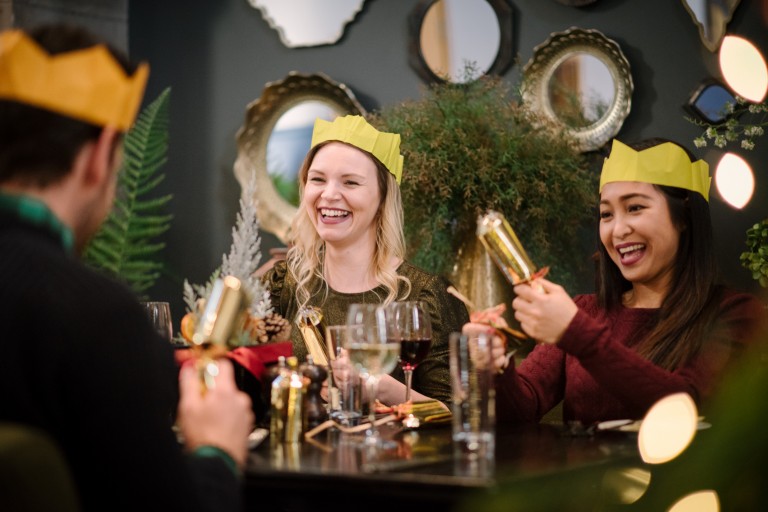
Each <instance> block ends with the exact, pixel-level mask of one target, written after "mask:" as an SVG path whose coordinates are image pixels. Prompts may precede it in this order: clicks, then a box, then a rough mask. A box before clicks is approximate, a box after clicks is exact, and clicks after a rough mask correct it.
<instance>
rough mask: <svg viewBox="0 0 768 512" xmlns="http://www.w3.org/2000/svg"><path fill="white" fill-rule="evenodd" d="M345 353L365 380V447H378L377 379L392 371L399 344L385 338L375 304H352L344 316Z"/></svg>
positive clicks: (380, 312) (381, 312) (381, 314)
mask: <svg viewBox="0 0 768 512" xmlns="http://www.w3.org/2000/svg"><path fill="white" fill-rule="evenodd" d="M347 329H348V331H347V336H348V339H347V353H348V355H349V360H350V361H351V362H352V364H353V365H354V366H355V368H356V369H357V370H358V372H359V373H360V377H361V378H362V379H363V380H364V381H365V384H366V390H367V393H368V401H369V404H370V406H369V411H368V418H369V421H370V423H371V427H370V429H368V431H367V432H366V439H365V442H366V444H368V445H380V444H381V438H380V434H379V432H378V429H377V428H376V425H375V421H376V394H377V391H378V389H379V379H381V376H382V375H386V374H388V373H389V372H391V371H392V370H394V369H395V366H396V365H397V354H398V352H399V351H400V344H399V343H396V342H391V341H390V340H388V339H387V328H386V316H385V312H384V308H383V307H382V306H381V305H379V304H352V305H351V306H350V307H349V312H348V314H347Z"/></svg>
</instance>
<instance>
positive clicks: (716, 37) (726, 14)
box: [682, 0, 741, 53]
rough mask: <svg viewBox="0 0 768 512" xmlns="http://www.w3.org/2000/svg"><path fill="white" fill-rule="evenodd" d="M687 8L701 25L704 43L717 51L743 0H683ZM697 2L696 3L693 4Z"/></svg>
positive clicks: (694, 19) (696, 22) (695, 21)
mask: <svg viewBox="0 0 768 512" xmlns="http://www.w3.org/2000/svg"><path fill="white" fill-rule="evenodd" d="M682 2H683V6H684V7H685V10H686V11H688V14H690V15H691V18H693V22H694V23H695V24H696V26H697V27H699V37H701V42H702V44H703V45H704V46H705V47H706V48H707V50H709V51H710V52H713V53H714V52H716V51H717V50H718V48H720V43H722V42H723V38H724V37H725V30H726V27H727V26H728V23H729V22H730V21H731V18H732V17H733V13H734V12H735V11H736V8H737V7H738V6H739V2H741V0H719V1H715V0H698V1H696V0H682ZM691 4H696V5H693V6H692V5H691Z"/></svg>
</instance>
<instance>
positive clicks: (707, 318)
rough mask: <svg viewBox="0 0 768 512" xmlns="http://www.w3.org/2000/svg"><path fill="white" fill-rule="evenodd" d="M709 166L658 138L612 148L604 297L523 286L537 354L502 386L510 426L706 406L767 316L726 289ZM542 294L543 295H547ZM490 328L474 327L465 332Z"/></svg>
mask: <svg viewBox="0 0 768 512" xmlns="http://www.w3.org/2000/svg"><path fill="white" fill-rule="evenodd" d="M709 184H710V179H709V174H708V167H707V164H706V163H705V162H704V161H702V160H699V161H693V158H691V155H690V153H689V152H688V151H687V150H685V149H684V148H682V147H681V146H679V145H677V144H675V143H673V142H670V141H664V140H661V139H653V140H649V141H644V142H643V143H640V144H635V145H633V146H632V147H630V146H627V145H625V144H622V143H621V142H619V141H614V142H613V145H612V148H611V153H610V155H609V157H608V158H606V160H605V163H604V165H603V170H602V175H601V178H600V205H599V211H600V215H599V216H600V220H599V235H600V244H599V245H600V247H599V250H598V268H597V276H596V280H597V293H596V294H594V295H581V296H577V297H576V298H575V299H571V297H569V296H568V294H567V293H566V292H565V290H564V289H563V288H562V287H560V286H558V285H556V284H554V283H552V282H550V281H547V280H545V279H540V280H538V281H537V282H539V283H540V284H541V288H543V291H544V292H545V293H541V288H539V287H531V286H529V285H518V286H516V287H515V293H516V294H517V297H516V298H515V300H514V301H513V303H512V306H513V308H514V310H515V318H516V319H517V320H518V321H519V322H520V323H521V326H522V328H523V330H524V331H525V332H526V333H527V334H528V335H530V336H531V337H532V338H534V339H535V340H536V341H537V342H538V343H539V344H538V345H537V347H536V348H535V349H534V350H533V352H531V354H530V355H529V356H528V357H527V358H526V359H525V360H524V361H523V362H522V363H521V364H520V366H519V367H518V368H515V367H514V365H507V367H506V368H504V366H505V363H506V361H505V359H504V357H503V347H502V344H501V343H500V340H499V338H496V343H495V348H494V352H495V356H496V358H495V361H496V365H497V367H498V368H499V371H502V370H503V373H502V374H501V375H500V376H499V379H498V382H497V411H498V416H499V418H500V421H508V422H523V421H538V420H540V419H541V418H542V416H543V415H544V414H546V413H547V412H548V411H549V410H550V409H552V408H553V407H554V406H555V405H557V404H558V403H559V402H560V401H562V402H563V420H564V421H566V422H567V421H574V420H576V421H581V422H582V423H584V424H591V423H594V422H597V421H603V420H611V419H623V418H629V419H635V418H642V417H643V416H644V414H645V413H646V412H647V410H648V409H649V408H650V406H651V405H653V404H654V403H655V402H656V401H658V400H659V399H660V398H662V397H664V396H666V395H669V394H672V393H676V392H686V393H688V394H690V395H691V396H692V397H693V399H694V400H696V402H697V403H698V404H699V405H700V406H701V405H702V404H703V403H705V402H706V399H707V398H708V397H709V396H710V395H711V394H712V392H713V390H714V389H715V387H716V385H717V382H718V380H719V379H720V377H721V376H722V374H723V372H724V370H725V368H726V366H727V364H728V362H729V361H730V360H731V359H733V358H734V357H735V356H736V355H738V352H739V351H740V350H741V348H742V346H743V344H745V343H748V342H749V341H751V338H752V337H753V335H754V333H755V331H756V328H757V326H758V324H759V323H760V320H761V319H762V318H763V316H764V315H765V312H764V307H763V305H762V304H761V303H760V302H759V301H758V300H757V299H756V298H755V297H753V296H751V295H748V294H741V293H736V292H735V291H732V290H729V289H726V288H724V287H722V286H720V285H718V284H717V282H716V281H717V269H716V262H715V254H714V250H713V235H712V226H711V222H710V214H709V204H708V197H709ZM537 288H538V289H537ZM485 329H487V326H482V325H479V324H467V325H465V327H464V331H465V332H469V333H472V332H478V331H481V330H485Z"/></svg>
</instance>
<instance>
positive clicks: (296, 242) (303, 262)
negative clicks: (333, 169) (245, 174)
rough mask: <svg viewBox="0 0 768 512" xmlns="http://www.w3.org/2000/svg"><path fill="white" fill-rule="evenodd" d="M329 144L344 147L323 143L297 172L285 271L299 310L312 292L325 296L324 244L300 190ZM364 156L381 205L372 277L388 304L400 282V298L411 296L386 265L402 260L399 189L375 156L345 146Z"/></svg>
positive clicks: (403, 279)
mask: <svg viewBox="0 0 768 512" xmlns="http://www.w3.org/2000/svg"><path fill="white" fill-rule="evenodd" d="M330 142H337V143H341V144H346V143H344V142H340V141H327V142H323V143H321V144H318V145H316V146H315V147H313V148H312V149H311V150H310V151H309V152H308V153H307V156H306V157H305V158H304V162H303V163H302V164H301V169H300V170H299V197H300V198H301V200H300V202H299V209H298V211H297V212H296V215H295V216H294V217H293V221H292V222H291V231H290V233H291V234H290V238H291V243H292V246H291V248H290V249H289V250H288V256H287V264H288V271H289V272H290V274H291V275H292V276H293V278H294V279H295V280H296V300H297V301H298V306H299V310H301V308H303V307H304V306H306V305H307V303H308V302H309V299H310V298H311V297H312V296H313V295H314V294H316V293H319V292H321V291H322V292H323V293H324V294H325V297H327V296H328V289H329V288H328V283H327V282H326V281H325V277H324V276H323V262H324V256H325V242H324V241H323V240H322V239H321V238H320V236H319V235H318V234H317V230H316V229H315V226H314V225H313V224H312V220H311V219H310V218H309V215H308V214H307V208H306V205H305V204H304V188H305V187H306V185H307V175H308V173H309V167H310V165H311V164H312V161H313V160H314V158H315V155H316V154H317V152H318V151H319V150H320V148H322V147H323V146H325V145H326V144H328V143H330ZM347 145H348V146H351V147H354V148H355V149H357V150H358V151H362V152H363V153H365V154H366V155H368V156H369V157H370V158H371V160H372V161H373V163H374V164H375V165H376V171H377V174H378V179H377V181H378V184H379V190H380V191H381V202H380V203H379V210H378V212H377V213H376V217H375V218H374V221H375V222H376V246H375V248H374V254H373V264H374V276H375V277H376V281H377V282H379V283H381V284H382V285H383V286H384V288H386V290H387V296H386V297H385V298H384V300H383V301H382V302H383V303H384V304H389V303H390V302H393V301H395V300H397V299H398V298H399V297H398V288H399V284H400V282H402V283H404V284H405V288H404V293H403V294H402V297H403V298H404V297H407V296H408V295H409V294H410V293H411V282H410V280H409V279H408V278H407V277H404V276H401V275H398V274H397V272H396V269H392V268H389V262H391V261H393V260H396V261H402V260H404V259H405V235H404V234H403V203H402V199H401V197H400V186H399V185H398V184H397V181H396V180H395V177H394V176H393V175H392V174H391V173H390V172H389V171H388V170H387V168H386V167H384V164H382V163H381V162H380V161H379V160H378V159H377V158H376V157H374V156H373V155H372V154H371V153H369V152H368V151H365V150H362V149H360V148H358V147H357V146H353V145H351V144H347ZM315 278H316V279H317V284H319V286H317V285H315V289H311V288H310V286H312V281H313V279H315Z"/></svg>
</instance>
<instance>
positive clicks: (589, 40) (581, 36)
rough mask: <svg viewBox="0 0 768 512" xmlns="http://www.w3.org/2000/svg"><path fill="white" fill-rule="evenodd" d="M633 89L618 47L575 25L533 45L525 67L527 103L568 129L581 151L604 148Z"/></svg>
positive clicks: (618, 125)
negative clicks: (531, 53)
mask: <svg viewBox="0 0 768 512" xmlns="http://www.w3.org/2000/svg"><path fill="white" fill-rule="evenodd" d="M633 89H634V85H633V81H632V74H631V72H630V68H629V62H628V61H627V58H626V57H625V56H624V54H623V53H622V51H621V48H620V47H619V45H618V44H617V43H616V42H615V41H613V40H611V39H609V38H607V37H606V36H605V35H604V34H603V33H601V32H599V31H597V30H591V29H581V28H577V27H571V28H569V29H568V30H566V31H565V32H556V33H553V34H551V35H550V37H549V38H548V39H547V40H546V41H545V42H543V43H542V44H540V45H538V46H536V47H535V48H534V49H533V55H532V56H531V59H530V60H529V61H528V63H527V64H526V65H525V67H524V68H523V83H522V93H523V101H524V102H525V103H526V104H528V106H529V107H530V108H531V109H532V110H534V111H536V112H538V113H540V114H542V115H543V116H544V117H546V118H547V119H550V120H551V121H553V122H554V123H555V125H557V126H559V127H560V128H562V129H563V130H564V131H566V132H568V133H569V134H570V135H572V136H573V138H574V139H575V141H576V143H577V145H578V147H579V149H580V150H581V151H583V152H587V151H593V150H596V149H599V148H601V147H602V146H603V145H605V144H606V143H607V142H608V141H610V140H611V139H612V138H613V137H614V136H615V135H616V134H617V133H618V132H619V130H620V129H621V126H622V124H623V123H624V120H625V119H626V117H627V116H628V115H629V111H630V107H631V104H632V91H633Z"/></svg>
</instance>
